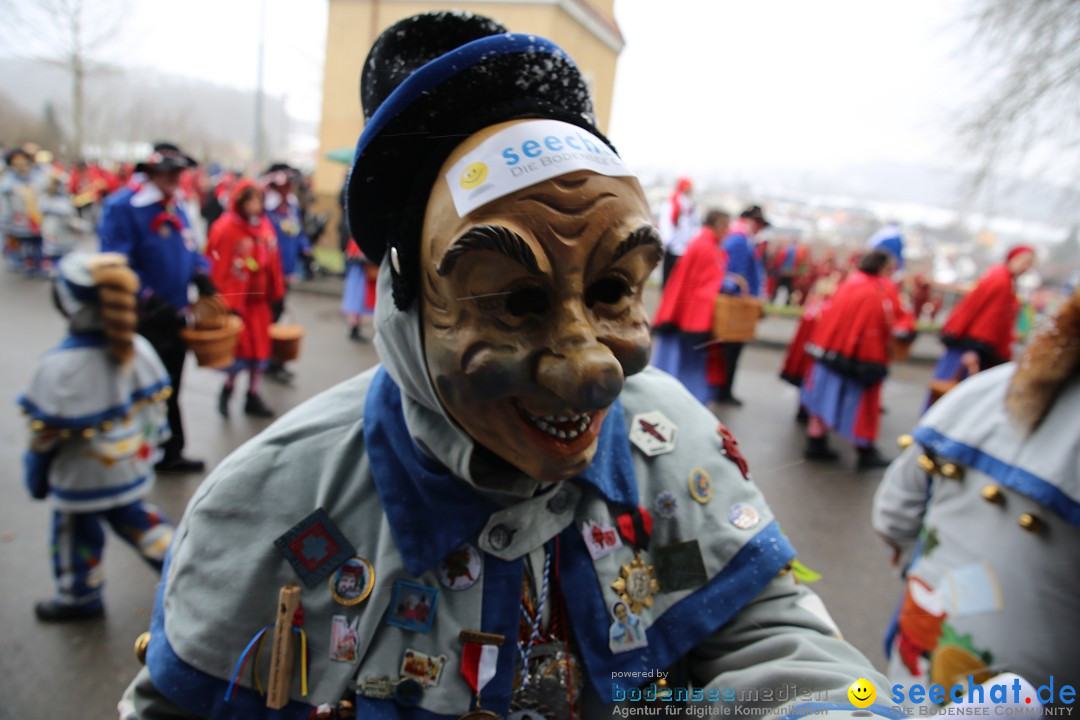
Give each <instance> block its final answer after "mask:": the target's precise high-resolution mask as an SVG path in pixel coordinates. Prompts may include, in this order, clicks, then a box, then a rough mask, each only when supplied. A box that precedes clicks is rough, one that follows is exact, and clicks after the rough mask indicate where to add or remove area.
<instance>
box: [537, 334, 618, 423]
mask: <svg viewBox="0 0 1080 720" xmlns="http://www.w3.org/2000/svg"><path fill="white" fill-rule="evenodd" d="M575 325H577V327H576V328H574V329H575V330H577V332H575V333H571V336H569V337H568V336H564V337H563V338H562V342H560V343H558V345H557V346H556V348H554V349H553V350H552V351H550V352H547V353H544V354H543V355H542V356H541V357H540V362H539V364H538V366H537V370H536V381H537V384H538V385H540V387H542V388H544V389H546V390H548V391H549V392H551V393H553V394H554V395H556V396H558V397H559V398H560V399H561V400H562V401H563V402H565V403H566V404H567V405H568V406H569V407H570V408H572V409H574V410H583V411H594V410H603V409H604V408H606V407H608V406H609V405H611V403H613V402H615V398H617V397H618V396H619V393H620V392H622V386H623V371H622V366H621V365H619V361H618V360H616V359H615V356H614V355H613V354H612V352H611V350H609V349H608V347H607V346H606V345H603V344H601V343H599V342H597V340H596V338H595V337H593V336H592V333H591V331H590V330H589V329H588V326H587V325H585V324H583V323H581V324H577V323H575ZM575 335H576V336H575Z"/></svg>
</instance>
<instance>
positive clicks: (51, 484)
mask: <svg viewBox="0 0 1080 720" xmlns="http://www.w3.org/2000/svg"><path fill="white" fill-rule="evenodd" d="M138 287H139V281H138V278H136V276H135V273H133V272H132V271H131V270H130V269H128V268H127V266H126V263H125V262H124V258H123V256H122V255H115V254H100V255H90V254H86V253H73V254H70V255H68V256H67V257H65V258H64V259H63V260H62V261H61V263H60V275H59V278H58V279H57V281H56V285H55V298H56V304H57V307H58V308H59V309H60V311H61V312H62V313H63V314H64V316H65V317H67V318H68V320H69V323H70V324H69V334H68V336H67V337H66V338H64V341H63V342H61V343H60V345H59V346H57V347H56V348H54V349H52V350H50V351H49V352H48V353H46V354H45V355H44V356H42V358H41V361H40V362H39V364H38V366H37V368H36V369H35V370H34V374H33V377H32V378H31V380H30V384H29V386H28V387H27V389H26V391H25V392H24V393H23V395H21V396H20V397H19V400H18V402H19V405H21V406H22V409H23V411H24V412H25V413H26V416H27V417H28V419H29V421H30V431H31V436H30V448H29V450H27V452H26V457H25V478H26V484H27V489H28V490H29V492H30V495H31V496H32V497H34V498H35V499H39V500H41V499H44V498H46V497H48V498H50V501H51V503H52V505H53V507H54V511H53V526H52V557H53V570H54V574H55V576H56V584H57V594H56V597H55V598H54V599H53V600H51V601H48V602H44V603H39V604H38V607H37V613H38V617H40V618H41V619H43V620H71V619H82V618H86V617H95V616H98V615H100V614H101V612H102V607H103V606H102V584H103V582H104V576H103V574H102V567H101V553H102V549H103V547H104V543H105V535H104V533H103V532H102V528H101V523H102V521H105V522H107V523H108V524H109V525H111V526H112V528H113V530H115V531H116V533H117V534H118V535H120V537H121V538H123V539H124V540H125V541H127V542H128V543H130V544H131V545H132V546H133V547H135V548H136V549H137V550H138V552H139V553H140V554H141V555H142V556H143V558H144V559H145V560H146V561H147V562H148V563H149V564H150V565H151V566H152V567H153V568H155V569H156V570H160V569H161V562H162V560H163V558H164V556H165V550H166V548H168V546H169V541H170V540H171V539H172V526H171V525H169V523H168V521H167V520H166V519H165V517H164V516H163V515H162V514H161V512H160V511H159V510H158V509H157V508H155V507H153V506H151V505H148V504H146V503H144V502H143V500H142V498H144V497H145V496H146V494H147V493H148V492H150V488H151V486H152V485H153V482H154V474H153V468H152V465H153V462H154V459H155V456H156V455H157V445H158V443H159V442H160V441H161V440H162V439H164V438H165V437H167V436H168V422H167V421H166V414H165V398H166V397H167V396H168V394H169V392H170V389H169V376H168V374H166V372H165V368H164V367H163V366H162V364H161V361H160V360H159V359H158V357H157V354H156V353H155V352H154V349H153V348H152V347H150V343H148V342H147V341H146V340H145V339H143V338H142V337H140V336H138V335H136V334H135V332H134V330H135V294H136V292H137V291H138Z"/></svg>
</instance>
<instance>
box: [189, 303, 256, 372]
mask: <svg viewBox="0 0 1080 720" xmlns="http://www.w3.org/2000/svg"><path fill="white" fill-rule="evenodd" d="M243 329H244V321H243V320H241V319H240V318H238V317H237V316H235V315H228V316H227V317H225V318H224V319H223V320H222V324H221V326H220V327H215V328H210V329H208V330H206V329H201V328H199V327H193V328H184V329H183V330H181V331H180V337H182V338H183V339H184V342H185V343H187V346H188V347H189V348H191V351H192V352H193V353H195V359H196V360H198V361H199V366H200V367H208V368H225V367H228V366H230V365H232V364H233V359H234V358H233V350H235V349H236V341H237V339H238V338H239V337H240V331H241V330H243Z"/></svg>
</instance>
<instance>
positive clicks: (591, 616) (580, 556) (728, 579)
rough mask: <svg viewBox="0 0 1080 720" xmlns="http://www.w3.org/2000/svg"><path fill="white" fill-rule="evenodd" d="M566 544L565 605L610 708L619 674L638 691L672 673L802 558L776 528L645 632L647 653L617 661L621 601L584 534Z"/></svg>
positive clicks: (571, 534)
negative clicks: (612, 644)
mask: <svg viewBox="0 0 1080 720" xmlns="http://www.w3.org/2000/svg"><path fill="white" fill-rule="evenodd" d="M560 537H561V540H562V542H563V548H564V550H563V552H562V554H561V556H560V558H559V560H560V570H561V572H562V577H563V579H562V582H563V587H566V588H573V598H572V601H570V599H569V598H568V602H567V605H566V608H567V612H568V613H569V614H570V625H571V627H572V628H573V629H574V634H575V636H576V637H577V640H578V643H577V644H578V648H579V649H580V650H581V653H582V656H583V659H584V660H585V668H586V670H587V671H588V674H589V685H590V687H592V688H593V689H594V690H596V691H597V692H598V693H601V696H600V697H601V700H602V701H603V702H604V703H605V704H609V703H610V702H612V701H611V698H610V696H604V695H603V694H602V693H604V692H605V691H606V689H607V688H610V687H611V678H612V677H614V676H613V675H612V673H616V672H622V673H633V672H634V671H636V672H639V673H641V677H642V678H643V679H641V680H639V681H638V684H639V685H640V684H643V683H645V682H647V680H646V679H644V678H647V677H648V676H649V675H651V674H652V673H654V672H655V671H657V670H663V669H665V668H668V667H670V666H671V665H672V664H674V663H675V661H676V660H678V659H679V658H680V657H682V656H683V655H685V654H686V653H687V652H689V651H690V650H691V649H693V648H694V647H695V646H696V645H698V644H699V643H700V642H701V641H702V639H703V638H705V637H707V636H709V635H711V634H712V633H714V632H716V631H717V630H719V629H720V628H721V627H723V626H724V625H725V624H726V623H727V622H728V621H729V620H731V618H733V617H734V616H735V614H736V613H738V612H739V611H740V610H742V609H743V608H744V607H746V605H748V604H749V603H750V602H751V601H752V600H753V599H754V598H755V597H757V596H758V595H759V594H760V593H761V591H762V590H763V589H764V588H765V586H766V585H768V584H769V583H770V582H772V580H773V578H775V577H776V575H777V573H779V572H780V570H782V569H783V568H784V566H785V565H787V564H788V562H790V561H791V560H792V559H793V558H794V557H795V549H794V548H793V547H792V546H791V544H790V543H789V542H788V540H787V538H786V537H784V535H783V534H782V533H781V532H780V526H779V525H778V524H777V523H776V522H775V521H774V522H771V523H769V524H768V525H766V526H765V527H764V528H763V529H762V530H761V531H760V532H758V534H757V535H755V536H754V537H752V538H751V539H750V540H749V541H748V542H747V543H746V544H745V545H744V546H743V547H742V549H740V550H739V552H737V553H736V554H735V557H733V558H732V559H731V561H730V562H728V564H727V565H726V566H725V567H724V569H723V570H721V571H720V572H719V573H718V574H717V575H716V576H715V577H713V578H712V579H711V580H710V581H709V582H708V583H707V584H706V585H704V586H703V587H701V588H700V589H698V590H697V591H695V592H694V593H693V594H691V595H689V596H687V597H685V598H683V599H682V600H680V601H679V602H677V603H675V605H673V606H671V607H670V608H668V609H667V611H666V612H665V613H664V614H663V615H661V616H660V617H659V618H657V619H656V621H655V622H653V624H652V626H651V627H649V628H648V629H647V630H646V631H645V635H646V636H647V637H648V639H649V644H648V646H646V647H644V648H641V649H639V650H632V651H630V652H625V653H620V654H614V653H612V652H611V650H610V649H609V644H608V630H609V628H610V626H611V614H610V612H609V610H608V606H609V605H610V604H611V601H612V600H614V599H615V598H614V596H613V595H611V594H610V593H609V592H608V589H607V588H606V587H601V584H600V582H598V580H600V579H599V578H597V576H596V570H595V569H594V567H593V563H592V559H591V558H590V556H589V552H588V549H587V548H586V547H585V541H584V540H583V539H582V537H581V532H580V529H578V528H575V527H569V528H567V529H566V530H564V531H563V534H562V535H561V536H560ZM611 579H614V578H611ZM601 582H602V581H601ZM623 677H630V678H632V677H634V675H633V674H626V675H623ZM633 682H634V681H633V680H630V681H628V683H629V684H633Z"/></svg>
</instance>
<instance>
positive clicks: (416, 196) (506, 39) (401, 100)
mask: <svg viewBox="0 0 1080 720" xmlns="http://www.w3.org/2000/svg"><path fill="white" fill-rule="evenodd" d="M360 98H361V102H362V105H363V109H364V120H365V123H366V124H365V127H364V132H363V134H361V136H360V139H359V141H358V142H357V144H356V155H355V158H354V160H353V166H352V169H351V171H350V174H349V183H348V194H347V202H348V215H349V225H350V228H351V230H352V235H353V237H354V238H356V242H357V243H358V244H359V245H360V247H361V249H362V250H363V251H364V254H365V255H366V256H367V257H368V258H369V259H370V260H372V261H374V262H381V260H382V258H383V256H384V255H385V254H386V253H387V251H388V249H389V248H394V252H393V253H392V259H395V258H396V260H395V262H394V275H393V281H394V301H395V303H396V304H397V306H398V307H399V308H402V309H404V308H407V307H408V306H409V305H410V304H411V303H412V300H413V298H414V297H415V294H416V279H417V275H418V273H417V270H418V266H419V254H420V253H419V241H420V234H421V231H422V229H423V222H424V212H425V209H426V208H427V201H428V196H429V195H430V193H431V187H432V185H433V184H434V182H435V179H436V176H437V175H438V172H439V168H440V167H441V166H442V163H443V162H444V161H445V159H446V158H447V157H448V156H449V155H450V153H451V152H453V150H454V148H456V147H457V146H458V145H459V144H460V143H461V142H462V141H464V140H465V139H466V138H467V137H469V136H470V135H472V134H473V133H475V132H477V131H479V130H482V129H483V128H485V127H488V126H490V125H495V124H496V123H500V122H504V121H507V120H514V119H518V118H545V119H553V120H561V121H563V122H567V123H571V124H573V125H577V126H578V127H581V128H584V129H585V130H588V131H589V132H591V133H593V134H594V135H596V136H597V137H599V138H600V139H602V140H604V142H607V139H606V138H604V136H603V135H602V134H601V133H600V131H599V130H597V129H596V121H595V118H594V116H593V107H592V100H591V98H590V97H589V90H588V86H587V85H586V83H585V79H584V78H583V77H582V75H581V72H580V70H578V67H577V65H575V64H574V61H573V60H571V59H570V57H569V56H568V55H567V54H566V53H565V52H563V51H562V50H561V49H560V48H559V47H558V46H556V45H555V44H554V43H552V42H551V41H549V40H545V39H543V38H540V37H537V36H534V35H517V34H512V33H509V32H508V31H507V30H506V28H505V27H503V26H502V25H500V24H499V23H497V22H496V21H494V20H492V19H491V18H487V17H483V16H481V15H474V14H471V13H461V12H446V11H440V12H430V13H424V14H421V15H414V16H412V17H409V18H405V19H404V20H401V21H399V22H397V23H395V24H394V25H392V26H390V27H389V28H387V29H386V30H385V31H384V32H383V33H382V34H381V35H380V36H379V38H378V39H377V40H376V41H375V44H374V45H373V46H372V48H371V52H370V53H368V57H367V60H366V61H365V63H364V69H363V72H362V73H361V77H360ZM608 144H609V145H610V143H608Z"/></svg>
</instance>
